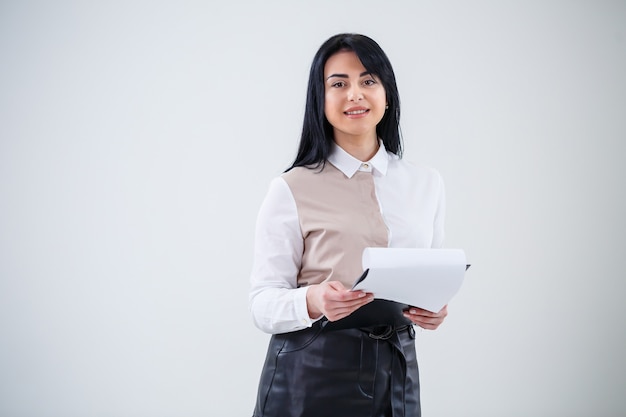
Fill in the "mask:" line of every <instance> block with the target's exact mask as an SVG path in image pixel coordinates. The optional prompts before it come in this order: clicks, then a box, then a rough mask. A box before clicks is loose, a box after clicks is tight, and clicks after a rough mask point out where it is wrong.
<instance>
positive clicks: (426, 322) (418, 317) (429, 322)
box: [404, 305, 448, 330]
mask: <svg viewBox="0 0 626 417" xmlns="http://www.w3.org/2000/svg"><path fill="white" fill-rule="evenodd" d="M447 315H448V306H447V305H446V306H443V308H442V309H441V310H440V311H439V312H438V313H433V312H430V311H428V310H424V309H422V308H417V307H410V308H409V309H408V310H406V311H405V312H404V316H405V317H406V318H408V319H409V320H411V321H412V322H413V323H415V324H417V325H418V326H420V327H421V328H423V329H427V330H435V329H436V328H437V327H439V325H440V324H441V323H443V320H444V319H445V318H446V316H447Z"/></svg>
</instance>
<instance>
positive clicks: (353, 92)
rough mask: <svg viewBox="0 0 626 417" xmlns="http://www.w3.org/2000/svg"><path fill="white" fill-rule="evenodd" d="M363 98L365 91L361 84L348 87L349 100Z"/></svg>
mask: <svg viewBox="0 0 626 417" xmlns="http://www.w3.org/2000/svg"><path fill="white" fill-rule="evenodd" d="M362 99H363V92H362V91H361V86H360V85H358V84H355V85H352V86H351V87H350V88H349V89H348V100H349V101H359V100H362Z"/></svg>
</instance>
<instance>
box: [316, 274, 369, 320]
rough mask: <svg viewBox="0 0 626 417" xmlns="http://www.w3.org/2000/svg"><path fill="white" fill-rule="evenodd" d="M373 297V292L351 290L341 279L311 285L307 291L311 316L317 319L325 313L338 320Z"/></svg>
mask: <svg viewBox="0 0 626 417" xmlns="http://www.w3.org/2000/svg"><path fill="white" fill-rule="evenodd" d="M373 299H374V295H373V294H372V293H368V292H365V291H351V290H349V289H347V288H346V287H344V286H343V284H342V283H341V282H339V281H326V282H322V283H321V284H315V285H311V286H310V287H309V288H308V290H307V293H306V304H307V308H308V310H309V317H310V318H311V319H317V318H319V317H321V316H322V315H324V316H326V318H327V319H328V320H330V321H337V320H339V319H342V318H344V317H346V316H348V315H350V314H352V313H353V312H354V311H355V310H356V309H358V308H360V307H362V306H364V305H365V304H367V303H369V302H370V301H372V300H373Z"/></svg>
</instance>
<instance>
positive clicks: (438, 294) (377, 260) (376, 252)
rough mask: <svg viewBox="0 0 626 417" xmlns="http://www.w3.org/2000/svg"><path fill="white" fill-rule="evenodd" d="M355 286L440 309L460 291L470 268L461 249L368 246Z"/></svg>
mask: <svg viewBox="0 0 626 417" xmlns="http://www.w3.org/2000/svg"><path fill="white" fill-rule="evenodd" d="M362 261H363V270H364V271H365V272H364V273H363V275H362V276H361V278H359V280H358V281H357V282H356V283H355V284H354V286H353V288H352V289H353V290H363V291H367V292H371V293H373V294H374V297H375V298H378V299H384V300H390V301H395V302H398V303H403V304H408V305H410V306H415V307H420V308H423V309H425V310H428V311H432V312H435V313H436V312H438V311H440V310H441V309H442V308H443V307H444V306H445V305H446V304H448V303H449V302H450V300H451V299H452V297H453V296H454V295H455V294H456V293H457V292H458V290H459V288H460V287H461V283H462V282H463V277H464V276H465V270H466V269H467V267H468V266H467V264H466V259H465V252H464V251H463V250H461V249H408V248H366V249H365V250H364V251H363V259H362Z"/></svg>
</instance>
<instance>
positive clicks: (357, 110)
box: [343, 107, 369, 116]
mask: <svg viewBox="0 0 626 417" xmlns="http://www.w3.org/2000/svg"><path fill="white" fill-rule="evenodd" d="M368 112H369V109H366V108H365V107H351V108H349V109H348V110H346V111H344V112H343V114H345V115H346V116H361V115H364V114H366V113H368Z"/></svg>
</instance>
